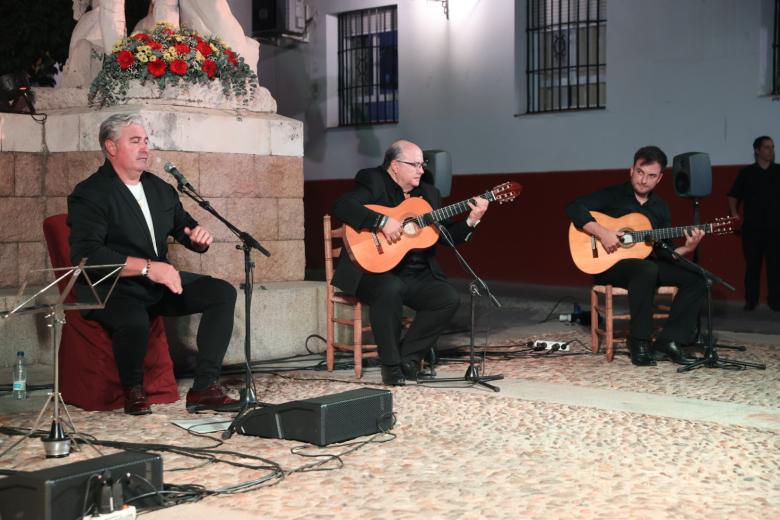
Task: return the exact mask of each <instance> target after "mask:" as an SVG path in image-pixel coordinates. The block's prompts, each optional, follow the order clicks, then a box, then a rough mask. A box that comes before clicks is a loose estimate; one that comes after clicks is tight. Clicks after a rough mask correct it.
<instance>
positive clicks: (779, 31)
mask: <svg viewBox="0 0 780 520" xmlns="http://www.w3.org/2000/svg"><path fill="white" fill-rule="evenodd" d="M774 32H775V37H774V41H773V43H772V95H774V96H780V0H775V31H774Z"/></svg>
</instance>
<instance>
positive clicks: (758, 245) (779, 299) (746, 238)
mask: <svg viewBox="0 0 780 520" xmlns="http://www.w3.org/2000/svg"><path fill="white" fill-rule="evenodd" d="M742 253H743V254H744V255H745V302H746V303H748V304H751V305H756V304H758V300H759V296H760V294H761V288H760V287H761V264H762V263H763V262H764V260H766V285H767V303H768V304H769V306H770V307H772V309H774V310H780V229H774V230H757V229H743V230H742Z"/></svg>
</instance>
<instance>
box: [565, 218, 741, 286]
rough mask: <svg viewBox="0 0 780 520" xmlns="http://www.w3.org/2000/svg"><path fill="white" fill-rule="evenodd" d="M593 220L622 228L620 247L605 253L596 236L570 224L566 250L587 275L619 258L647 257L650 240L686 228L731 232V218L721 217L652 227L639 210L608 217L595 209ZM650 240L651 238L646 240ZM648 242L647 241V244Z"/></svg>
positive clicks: (677, 233)
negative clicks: (696, 222) (694, 223)
mask: <svg viewBox="0 0 780 520" xmlns="http://www.w3.org/2000/svg"><path fill="white" fill-rule="evenodd" d="M590 214H591V216H592V217H593V218H594V219H596V222H598V223H599V224H601V225H602V226H604V227H605V228H607V229H611V230H614V231H622V232H623V236H622V237H620V247H619V248H618V249H617V251H615V252H614V253H607V251H606V250H605V249H604V246H602V245H601V242H600V241H599V239H597V238H596V237H594V236H593V235H590V234H588V233H586V232H585V231H582V230H580V229H577V228H576V227H575V226H574V224H571V225H570V226H569V250H570V251H571V258H572V260H574V264H575V265H576V266H577V267H578V268H579V269H580V271H583V272H585V273H588V274H598V273H603V272H604V271H606V270H607V269H609V268H610V267H612V266H613V265H615V264H616V263H618V262H619V261H620V260H623V259H626V258H647V257H648V256H649V255H650V253H651V252H652V250H653V246H652V241H654V240H665V239H669V238H677V237H682V236H685V231H686V230H688V232H689V233H690V230H691V229H693V228H699V229H701V230H703V231H704V232H705V233H707V234H712V235H725V234H727V233H731V232H732V231H733V224H734V219H732V218H731V217H723V218H719V219H715V221H714V222H711V223H709V224H697V225H693V226H682V227H671V228H660V229H653V226H652V225H651V224H650V219H648V218H647V217H646V216H644V215H642V214H641V213H629V214H627V215H623V216H622V217H619V218H614V217H610V216H609V215H605V214H604V213H599V212H598V211H591V212H590ZM648 239H652V240H648ZM648 242H650V243H648Z"/></svg>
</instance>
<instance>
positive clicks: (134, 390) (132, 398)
mask: <svg viewBox="0 0 780 520" xmlns="http://www.w3.org/2000/svg"><path fill="white" fill-rule="evenodd" d="M122 391H123V393H124V394H125V413H126V414H128V415H148V414H150V413H152V409H151V408H150V407H149V403H148V402H147V401H146V392H144V385H134V386H126V387H124V388H123V389H122Z"/></svg>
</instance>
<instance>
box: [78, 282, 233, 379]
mask: <svg viewBox="0 0 780 520" xmlns="http://www.w3.org/2000/svg"><path fill="white" fill-rule="evenodd" d="M182 289H183V291H182V293H181V294H174V293H172V292H170V291H169V290H167V289H166V290H165V294H164V296H163V297H162V299H161V300H160V301H159V302H157V303H155V304H153V305H151V306H147V305H146V304H144V303H143V302H140V301H138V300H136V299H132V298H122V297H121V296H117V297H115V296H112V297H111V298H109V299H108V303H107V304H106V307H105V308H103V309H99V310H94V311H91V312H90V313H88V314H87V318H89V319H91V320H95V321H97V322H98V323H100V324H101V325H102V326H103V327H104V328H105V329H106V331H107V332H108V334H109V335H110V336H111V342H112V347H113V350H114V358H115V359H116V366H117V369H118V370H119V379H120V381H121V382H122V386H125V387H127V386H134V385H139V384H143V381H144V357H145V356H146V349H147V345H148V343H149V328H150V323H151V321H152V319H153V318H155V317H157V316H187V315H189V314H197V313H203V315H202V316H201V319H200V325H199V326H198V335H197V346H198V357H197V361H196V365H195V381H194V382H193V385H192V387H193V388H194V389H196V390H201V389H203V388H205V387H207V386H208V385H210V384H212V383H215V382H217V381H218V380H219V373H220V370H221V368H222V359H223V358H224V357H225V352H226V351H227V348H228V345H229V344H230V335H231V334H232V332H233V312H234V309H235V306H236V289H235V287H233V286H232V285H231V284H229V283H228V282H226V281H224V280H220V279H217V278H212V277H210V276H203V277H199V278H197V279H196V280H194V281H192V282H190V283H188V284H186V285H183V286H182Z"/></svg>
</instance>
